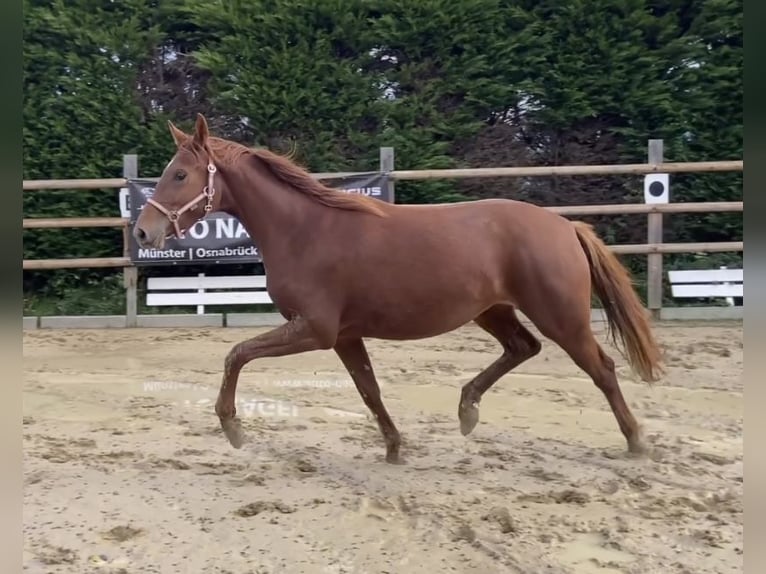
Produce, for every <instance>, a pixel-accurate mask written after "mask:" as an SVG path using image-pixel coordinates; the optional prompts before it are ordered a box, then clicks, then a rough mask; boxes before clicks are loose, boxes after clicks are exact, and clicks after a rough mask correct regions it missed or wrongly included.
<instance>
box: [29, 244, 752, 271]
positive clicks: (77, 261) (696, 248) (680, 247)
mask: <svg viewBox="0 0 766 574" xmlns="http://www.w3.org/2000/svg"><path fill="white" fill-rule="evenodd" d="M609 249H611V250H612V251H614V252H615V253H618V254H624V255H641V254H644V255H645V254H647V253H695V252H708V253H714V252H725V251H744V242H742V241H721V242H718V243H655V244H649V245H646V244H635V245H630V244H626V245H610V246H609ZM132 266H133V264H132V263H131V262H130V259H129V258H128V257H100V258H73V259H24V261H23V268H24V269H27V270H32V269H36V270H41V269H74V268H97V267H132Z"/></svg>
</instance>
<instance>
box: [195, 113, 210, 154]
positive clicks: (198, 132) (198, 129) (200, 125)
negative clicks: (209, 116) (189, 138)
mask: <svg viewBox="0 0 766 574" xmlns="http://www.w3.org/2000/svg"><path fill="white" fill-rule="evenodd" d="M208 135H209V132H208V129H207V120H206V119H205V116H203V115H202V114H197V123H196V124H195V125H194V143H195V144H197V145H198V146H201V147H204V146H205V145H206V144H207V136H208Z"/></svg>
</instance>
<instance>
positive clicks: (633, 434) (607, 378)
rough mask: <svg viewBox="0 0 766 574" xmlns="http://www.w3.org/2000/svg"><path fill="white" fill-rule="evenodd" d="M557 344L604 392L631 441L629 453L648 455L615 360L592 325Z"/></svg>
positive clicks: (619, 424)
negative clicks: (618, 377)
mask: <svg viewBox="0 0 766 574" xmlns="http://www.w3.org/2000/svg"><path fill="white" fill-rule="evenodd" d="M556 342H557V343H558V344H559V345H560V346H561V348H562V349H564V350H565V351H566V352H567V354H568V355H569V356H570V357H571V358H572V360H573V361H574V362H575V363H577V365H578V366H579V367H580V368H581V369H582V370H583V371H585V372H586V373H588V375H590V378H591V379H593V382H594V383H595V385H596V386H597V387H598V388H599V389H600V390H601V392H602V393H604V396H605V397H606V400H607V401H608V402H609V407H610V408H611V409H612V412H613V413H614V416H615V418H616V419H617V424H618V426H619V427H620V431H621V432H622V434H623V436H625V439H626V440H627V442H628V450H629V451H630V452H631V453H635V454H643V453H646V452H647V447H646V443H645V442H644V438H643V436H642V432H641V427H640V426H639V424H638V422H636V419H635V417H634V416H633V413H632V412H631V411H630V408H629V407H628V405H627V403H626V402H625V397H623V395H622V391H621V390H620V384H619V383H618V382H617V374H616V373H615V368H614V361H613V360H612V358H611V357H610V356H609V355H607V354H606V353H605V352H604V349H603V348H601V345H599V344H598V342H597V341H596V338H595V336H594V335H593V332H592V331H591V329H590V324H587V325H586V328H583V330H582V332H580V333H576V332H575V333H571V334H570V335H569V336H566V337H558V340H556Z"/></svg>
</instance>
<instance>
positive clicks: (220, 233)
mask: <svg viewBox="0 0 766 574" xmlns="http://www.w3.org/2000/svg"><path fill="white" fill-rule="evenodd" d="M235 225H236V229H235ZM240 237H247V238H249V237H250V235H249V234H248V233H247V231H246V230H245V228H244V226H243V225H242V223H241V222H240V221H238V220H236V219H234V218H233V217H229V218H228V219H216V220H215V238H216V239H223V238H226V239H239V238H240Z"/></svg>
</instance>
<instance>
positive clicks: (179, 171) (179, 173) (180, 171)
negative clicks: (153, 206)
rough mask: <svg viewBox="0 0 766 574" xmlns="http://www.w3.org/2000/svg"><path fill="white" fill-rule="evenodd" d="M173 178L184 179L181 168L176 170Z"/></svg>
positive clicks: (184, 174)
mask: <svg viewBox="0 0 766 574" xmlns="http://www.w3.org/2000/svg"><path fill="white" fill-rule="evenodd" d="M175 178H176V181H183V180H184V179H186V172H185V171H184V170H182V169H179V170H178V171H177V172H176V175H175Z"/></svg>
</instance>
